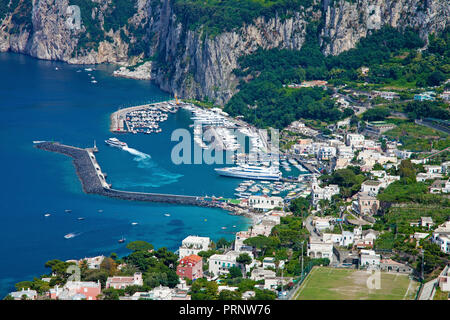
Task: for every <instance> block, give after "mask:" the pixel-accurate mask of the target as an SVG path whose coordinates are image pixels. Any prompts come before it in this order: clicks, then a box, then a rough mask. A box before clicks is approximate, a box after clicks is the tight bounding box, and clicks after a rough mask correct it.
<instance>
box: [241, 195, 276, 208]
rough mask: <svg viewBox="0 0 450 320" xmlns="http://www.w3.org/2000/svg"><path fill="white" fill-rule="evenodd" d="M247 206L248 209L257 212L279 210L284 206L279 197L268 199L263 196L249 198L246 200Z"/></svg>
mask: <svg viewBox="0 0 450 320" xmlns="http://www.w3.org/2000/svg"><path fill="white" fill-rule="evenodd" d="M248 204H249V206H250V208H252V209H257V210H263V211H267V210H272V209H274V208H277V207H278V208H279V207H281V208H282V207H283V206H284V202H283V198H281V197H269V196H266V195H263V196H250V197H249V198H248Z"/></svg>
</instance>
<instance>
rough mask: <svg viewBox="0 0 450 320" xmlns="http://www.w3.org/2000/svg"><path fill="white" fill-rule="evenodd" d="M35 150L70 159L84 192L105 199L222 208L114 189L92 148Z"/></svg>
mask: <svg viewBox="0 0 450 320" xmlns="http://www.w3.org/2000/svg"><path fill="white" fill-rule="evenodd" d="M35 147H36V148H38V149H41V150H45V151H50V152H56V153H60V154H64V155H66V156H69V157H71V158H72V159H73V164H74V166H75V170H76V173H77V175H78V178H79V179H80V181H81V185H82V187H83V191H84V192H85V193H91V194H98V195H102V196H105V197H110V198H117V199H122V200H131V201H147V202H164V203H174V204H181V205H195V206H202V207H221V206H220V204H218V203H216V202H215V201H211V199H209V198H207V197H200V196H187V195H176V194H162V193H145V192H134V191H124V190H116V189H113V188H111V185H110V184H108V183H107V182H106V175H105V174H104V173H103V172H102V170H101V168H100V165H99V164H98V162H97V160H96V158H95V155H94V152H96V151H97V149H96V148H95V147H94V148H86V149H82V148H78V147H74V146H68V145H64V144H60V143H58V142H50V141H39V142H37V143H35Z"/></svg>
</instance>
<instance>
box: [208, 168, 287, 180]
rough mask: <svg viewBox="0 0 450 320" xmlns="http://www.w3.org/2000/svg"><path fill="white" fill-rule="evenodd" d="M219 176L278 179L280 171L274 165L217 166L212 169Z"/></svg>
mask: <svg viewBox="0 0 450 320" xmlns="http://www.w3.org/2000/svg"><path fill="white" fill-rule="evenodd" d="M214 170H216V172H217V173H218V174H220V175H221V176H227V177H234V178H244V179H258V180H280V179H281V172H280V170H278V168H276V167H268V168H267V167H258V166H249V165H241V166H238V167H228V168H217V169H214Z"/></svg>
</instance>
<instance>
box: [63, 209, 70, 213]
mask: <svg viewBox="0 0 450 320" xmlns="http://www.w3.org/2000/svg"><path fill="white" fill-rule="evenodd" d="M64 212H65V213H70V212H72V210H70V209H66V210H64Z"/></svg>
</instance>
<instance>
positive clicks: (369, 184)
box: [361, 180, 383, 195]
mask: <svg viewBox="0 0 450 320" xmlns="http://www.w3.org/2000/svg"><path fill="white" fill-rule="evenodd" d="M382 187H383V183H382V182H381V181H375V180H367V181H364V182H363V183H362V184H361V192H362V193H365V194H368V195H377V194H378V192H379V191H380V189H381V188H382Z"/></svg>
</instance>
